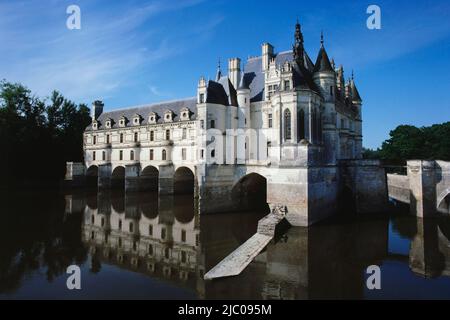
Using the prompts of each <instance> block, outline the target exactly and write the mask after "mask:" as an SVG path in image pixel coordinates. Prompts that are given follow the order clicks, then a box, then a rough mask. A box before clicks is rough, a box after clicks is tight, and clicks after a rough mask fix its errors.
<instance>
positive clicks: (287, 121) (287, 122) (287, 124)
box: [284, 109, 291, 140]
mask: <svg viewBox="0 0 450 320" xmlns="http://www.w3.org/2000/svg"><path fill="white" fill-rule="evenodd" d="M290 139H291V111H289V109H286V110H284V140H290Z"/></svg>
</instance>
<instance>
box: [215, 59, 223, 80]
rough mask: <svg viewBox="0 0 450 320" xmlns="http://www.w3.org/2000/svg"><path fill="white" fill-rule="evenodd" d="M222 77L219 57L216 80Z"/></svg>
mask: <svg viewBox="0 0 450 320" xmlns="http://www.w3.org/2000/svg"><path fill="white" fill-rule="evenodd" d="M221 77H222V71H221V69H220V58H219V61H218V63H217V73H216V82H219V80H220V78H221Z"/></svg>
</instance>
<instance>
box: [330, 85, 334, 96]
mask: <svg viewBox="0 0 450 320" xmlns="http://www.w3.org/2000/svg"><path fill="white" fill-rule="evenodd" d="M330 95H333V86H330Z"/></svg>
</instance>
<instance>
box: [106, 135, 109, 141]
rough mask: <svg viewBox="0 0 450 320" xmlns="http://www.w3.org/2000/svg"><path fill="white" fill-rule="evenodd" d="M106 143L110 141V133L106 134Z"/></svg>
mask: <svg viewBox="0 0 450 320" xmlns="http://www.w3.org/2000/svg"><path fill="white" fill-rule="evenodd" d="M106 143H109V134H107V135H106Z"/></svg>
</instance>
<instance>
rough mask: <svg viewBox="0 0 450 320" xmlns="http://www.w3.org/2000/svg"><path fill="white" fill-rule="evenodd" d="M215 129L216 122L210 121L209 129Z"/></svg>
mask: <svg viewBox="0 0 450 320" xmlns="http://www.w3.org/2000/svg"><path fill="white" fill-rule="evenodd" d="M215 127H216V121H215V120H211V128H212V129H214V128H215Z"/></svg>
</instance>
